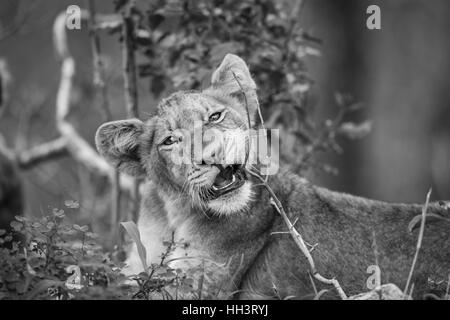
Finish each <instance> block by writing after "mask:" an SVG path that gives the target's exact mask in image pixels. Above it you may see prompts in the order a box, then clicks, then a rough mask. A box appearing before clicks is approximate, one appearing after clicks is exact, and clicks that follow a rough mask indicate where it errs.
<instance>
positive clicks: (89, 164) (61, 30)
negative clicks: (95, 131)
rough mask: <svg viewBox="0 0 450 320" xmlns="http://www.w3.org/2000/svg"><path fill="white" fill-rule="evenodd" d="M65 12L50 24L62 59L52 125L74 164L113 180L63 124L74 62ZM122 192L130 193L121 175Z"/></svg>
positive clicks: (66, 123)
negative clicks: (65, 142) (68, 43)
mask: <svg viewBox="0 0 450 320" xmlns="http://www.w3.org/2000/svg"><path fill="white" fill-rule="evenodd" d="M65 21H66V13H65V12H62V13H61V14H59V16H58V17H57V18H56V20H55V22H54V25H53V34H54V42H55V48H56V51H57V53H58V55H59V57H60V58H61V59H62V65H61V80H60V86H59V89H58V94H57V98H56V126H57V128H58V131H59V132H60V134H61V136H62V137H64V138H66V141H67V150H68V152H69V153H70V155H71V156H72V157H73V158H74V159H75V160H76V161H78V162H80V163H81V164H83V165H84V166H85V167H86V168H88V169H89V170H91V171H92V172H94V173H96V174H99V175H103V176H106V177H108V178H109V179H113V177H114V175H115V169H114V168H113V167H111V166H110V165H109V164H108V163H107V162H106V160H105V159H103V158H102V157H101V156H100V155H99V154H98V153H97V152H96V151H95V150H94V149H93V148H92V147H91V146H90V144H89V143H87V142H86V140H84V139H83V138H82V137H81V136H80V135H79V134H78V132H77V131H76V129H75V128H74V127H73V125H72V124H71V123H70V122H69V121H67V116H68V115H69V112H70V93H71V91H72V79H73V76H74V74H75V60H74V58H73V57H72V56H71V54H70V51H69V48H68V46H67V34H66V25H65ZM120 186H121V188H122V189H124V190H127V191H131V190H133V184H132V178H131V177H129V176H126V175H124V176H123V177H122V179H121V182H120Z"/></svg>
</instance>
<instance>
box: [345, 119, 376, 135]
mask: <svg viewBox="0 0 450 320" xmlns="http://www.w3.org/2000/svg"><path fill="white" fill-rule="evenodd" d="M371 130H372V122H371V121H364V122H362V123H359V124H355V123H352V122H345V123H343V124H342V125H341V126H340V128H339V133H341V134H344V135H345V136H346V137H348V138H350V139H361V138H363V137H365V136H366V135H367V134H368V133H369V132H370V131H371Z"/></svg>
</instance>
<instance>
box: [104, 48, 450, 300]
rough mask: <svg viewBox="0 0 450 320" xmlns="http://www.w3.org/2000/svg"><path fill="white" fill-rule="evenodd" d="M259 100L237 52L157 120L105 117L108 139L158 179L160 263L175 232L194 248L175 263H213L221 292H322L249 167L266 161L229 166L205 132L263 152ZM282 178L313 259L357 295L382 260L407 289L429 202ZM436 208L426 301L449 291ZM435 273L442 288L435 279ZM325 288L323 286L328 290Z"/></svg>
mask: <svg viewBox="0 0 450 320" xmlns="http://www.w3.org/2000/svg"><path fill="white" fill-rule="evenodd" d="M257 108H258V100H257V95H256V85H255V82H254V81H253V79H252V78H251V76H250V72H249V70H248V67H247V65H246V64H245V62H244V61H243V60H242V59H241V58H239V57H237V56H235V55H231V54H228V55H227V56H226V57H225V58H224V60H223V61H222V63H221V64H220V66H219V67H218V69H217V70H215V72H214V73H213V75H212V79H211V86H210V87H209V88H207V89H205V90H203V91H189V92H176V93H174V94H172V95H171V96H169V97H168V98H166V99H164V100H163V101H161V103H160V104H159V106H158V111H157V114H156V115H154V116H152V117H151V118H150V119H148V120H146V121H145V122H144V121H141V120H138V119H128V120H122V121H113V122H108V123H105V124H103V125H102V126H101V127H100V128H99V129H98V131H97V134H96V145H97V149H98V151H99V152H100V154H101V155H102V156H103V157H105V158H106V159H107V160H108V161H109V162H110V163H111V165H113V166H115V167H117V168H118V169H119V170H121V171H122V172H124V173H127V174H130V175H134V176H141V177H146V178H147V180H148V182H147V183H146V186H145V188H144V191H143V196H142V206H141V207H142V210H141V215H140V219H139V223H138V225H139V229H140V234H141V238H142V242H143V243H144V245H145V246H146V248H147V251H148V260H149V261H148V262H149V264H150V263H152V262H154V263H155V262H156V263H157V262H159V259H160V256H161V253H163V252H164V251H165V247H164V246H163V243H162V242H163V240H167V239H170V238H171V236H172V234H173V235H174V238H175V241H177V242H183V243H185V245H184V246H179V247H177V248H176V249H175V251H173V252H172V254H171V256H170V259H169V260H170V261H171V262H170V264H171V266H173V267H174V268H182V269H183V268H184V270H187V269H189V268H192V267H194V266H198V265H202V266H203V267H205V266H206V267H205V268H207V269H208V270H207V272H204V275H205V283H207V284H208V285H207V288H208V290H207V292H208V293H209V294H210V296H211V297H219V298H285V297H288V296H290V297H295V298H297V299H308V298H313V297H314V289H313V285H312V280H311V277H310V276H309V273H308V271H309V267H308V264H307V262H306V259H305V257H304V256H303V254H302V253H301V252H300V250H299V249H298V248H297V247H296V245H295V243H294V241H293V240H292V239H291V237H290V235H289V234H283V233H279V231H286V226H285V225H284V223H283V221H282V219H281V217H280V216H279V215H278V213H277V212H276V211H275V210H274V208H273V207H272V205H271V203H270V197H269V195H268V193H267V191H266V190H265V189H264V188H263V187H261V185H260V184H258V181H255V180H254V179H253V177H251V176H250V175H248V174H247V171H246V169H250V168H252V169H255V167H254V166H252V164H250V163H248V162H245V161H242V157H237V158H238V159H237V160H236V161H235V162H231V163H226V164H224V163H217V162H215V161H211V159H216V158H215V157H214V156H216V155H217V154H224V153H225V154H226V153H227V151H226V150H228V149H227V148H225V146H224V143H223V141H222V140H220V139H211V137H209V138H206V137H205V135H202V134H200V135H198V134H197V135H196V133H195V128H197V127H198V126H199V125H200V126H202V127H203V128H206V129H210V130H214V132H216V134H218V135H221V134H223V135H225V136H226V135H227V134H228V133H229V132H230V131H231V132H233V135H234V140H233V141H234V144H235V145H236V146H239V147H241V149H242V148H243V149H244V150H245V152H248V153H251V151H252V150H251V148H253V146H252V144H250V143H248V141H249V140H248V137H247V135H246V134H245V132H246V130H247V129H249V128H248V119H247V116H248V115H250V123H251V126H252V127H253V126H255V114H256V112H257ZM247 109H248V110H247ZM238 129H240V130H241V131H237V130H238ZM236 132H241V133H237V134H236ZM196 144H197V145H200V148H201V150H203V151H201V152H200V155H199V154H198V153H195V152H192V153H191V152H190V150H192V149H195V145H196ZM183 150H184V151H185V150H188V152H187V153H186V152H184V156H185V157H184V158H183V159H184V161H179V160H180V158H179V157H176V156H174V155H179V154H182V153H183ZM205 150H208V152H205ZM205 153H206V156H205ZM186 154H187V157H186ZM186 160H187V161H186ZM243 163H246V164H247V167H246V168H244V167H243ZM270 185H271V186H272V188H273V190H274V191H275V193H276V194H277V196H278V197H279V199H280V201H281V202H282V204H283V206H284V208H285V210H286V212H287V213H288V214H289V215H290V218H291V219H292V221H294V220H296V219H298V222H297V224H296V227H297V228H298V231H299V232H300V233H301V234H302V236H303V237H304V239H305V240H306V241H307V242H308V243H310V244H317V245H316V246H315V249H314V250H313V251H312V256H313V258H314V260H315V262H316V266H317V269H318V272H319V273H320V274H322V275H323V276H325V277H330V278H332V277H335V278H336V279H338V280H339V282H340V283H341V285H342V287H343V289H344V291H345V292H346V293H347V294H348V295H350V294H356V293H360V292H363V291H367V290H368V288H367V287H366V281H367V278H368V277H369V276H370V274H367V273H366V271H367V268H368V267H369V266H370V265H374V264H375V263H376V261H377V262H378V266H379V268H380V271H381V281H382V283H388V282H392V283H395V284H397V285H398V286H400V287H401V288H403V286H404V285H405V282H406V280H407V277H408V272H409V269H410V266H411V262H412V259H413V256H414V252H415V244H416V239H417V229H416V230H413V232H412V233H410V232H409V231H408V223H409V222H410V221H411V219H412V218H413V217H414V216H416V215H419V214H420V213H421V206H420V205H410V204H389V203H384V202H379V201H373V200H368V199H364V198H359V197H354V196H351V195H347V194H341V193H336V192H332V191H329V190H327V189H324V188H320V187H317V186H314V185H312V184H310V183H309V182H308V181H306V180H305V179H303V178H301V177H299V176H297V175H295V174H293V173H290V172H288V171H287V170H285V169H283V168H281V169H280V170H279V172H278V173H277V174H275V175H272V176H271V177H270ZM429 212H430V213H434V215H433V217H434V218H432V217H430V218H429V219H427V226H426V230H425V238H424V241H423V246H422V250H421V252H420V255H419V261H418V263H417V266H416V269H415V272H414V277H413V282H414V284H415V287H414V288H415V289H414V296H415V297H419V298H421V297H422V296H423V294H424V293H425V292H428V291H430V290H436V289H437V290H439V289H442V288H445V286H446V281H447V280H446V279H448V275H449V272H450V232H449V230H450V229H449V228H450V224H449V223H448V219H447V218H446V217H445V214H446V212H445V211H444V209H443V208H441V207H440V206H439V205H438V204H431V205H430V208H429ZM273 232H278V233H275V234H272V233H273ZM374 244H376V250H375V249H374ZM375 252H377V256H375ZM205 262H206V263H205ZM141 268H142V267H141V264H140V262H139V258H138V255H137V252H136V249H135V248H134V249H133V250H132V251H131V253H130V257H129V259H128V268H127V269H126V272H127V273H129V274H133V273H134V274H136V273H139V272H141V271H142V269H141ZM431 280H433V281H434V283H441V285H440V286H439V287H436V286H435V287H432V286H431V285H430V283H431ZM315 285H316V287H317V289H318V290H320V289H322V288H325V287H324V286H323V285H321V284H320V283H315ZM326 289H331V290H330V293H328V294H327V295H326V297H328V298H333V297H335V295H334V294H333V293H334V292H333V289H332V288H329V287H327V288H326Z"/></svg>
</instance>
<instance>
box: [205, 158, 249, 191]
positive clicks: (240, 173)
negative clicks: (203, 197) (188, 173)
mask: <svg viewBox="0 0 450 320" xmlns="http://www.w3.org/2000/svg"><path fill="white" fill-rule="evenodd" d="M215 166H216V167H217V168H219V170H220V172H219V174H218V175H217V176H216V178H215V180H214V182H213V184H212V186H211V190H212V195H211V196H212V199H216V198H218V197H220V196H222V195H224V194H226V193H229V192H231V191H233V190H236V189H238V188H240V187H242V185H243V184H244V183H245V181H246V180H247V175H246V173H245V171H244V169H243V167H242V166H241V165H239V164H235V165H226V166H223V165H215Z"/></svg>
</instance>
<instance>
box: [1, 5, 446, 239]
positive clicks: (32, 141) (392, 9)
mask: <svg viewBox="0 0 450 320" xmlns="http://www.w3.org/2000/svg"><path fill="white" fill-rule="evenodd" d="M147 2H151V1H138V4H139V5H141V6H143V7H145V6H147ZM291 2H295V1H291ZM243 3H245V1H243ZM72 4H77V5H79V6H80V7H82V8H85V7H86V1H75V0H70V1H65V0H45V1H44V0H42V1H31V0H22V1H17V0H2V1H1V3H0V30H1V35H0V59H1V60H0V62H1V64H0V68H1V69H2V73H3V74H4V75H7V77H5V76H4V77H3V78H4V79H7V82H8V83H7V86H6V88H7V90H6V91H5V93H7V95H6V99H7V101H6V103H4V106H3V107H2V110H1V117H0V133H1V134H2V135H3V136H4V137H5V140H6V141H7V143H8V145H9V146H10V147H12V148H15V149H16V150H24V149H27V148H29V147H31V146H34V145H37V144H40V143H43V142H46V141H49V140H51V139H54V138H56V137H58V132H57V130H56V128H55V125H54V123H55V113H54V110H55V98H56V92H57V88H58V84H59V77H60V64H59V62H58V61H57V59H56V55H55V52H54V48H53V42H52V24H53V21H54V19H55V17H56V15H57V14H58V13H59V12H61V11H64V10H65V9H66V8H67V6H69V5H72ZM371 4H377V5H378V6H380V8H381V27H382V29H381V30H368V29H367V28H366V19H367V17H368V15H367V14H366V9H367V7H368V6H369V5H371ZM96 7H97V12H99V13H113V12H114V10H115V9H114V2H113V1H97V2H96ZM449 17H450V2H448V0H433V1H429V0H428V1H427V0H395V1H394V0H391V1H366V0H314V1H312V0H310V1H305V2H304V3H303V5H302V9H301V10H300V11H299V17H297V18H298V25H297V27H298V28H300V27H301V28H302V29H304V30H307V32H308V34H309V35H311V36H313V37H314V38H317V39H320V41H319V43H318V44H316V45H314V48H316V49H317V50H320V55H317V54H311V55H305V57H304V59H303V60H304V65H305V69H306V70H307V73H308V75H309V78H310V79H311V80H312V81H311V82H312V85H311V88H310V89H309V90H310V101H312V102H313V103H314V114H313V118H314V119H316V120H317V121H324V120H326V119H328V118H331V117H333V116H334V115H335V114H336V108H337V107H336V102H335V98H336V92H344V93H346V94H351V95H352V96H353V97H354V100H355V101H358V102H361V103H362V104H363V106H364V108H363V109H362V110H361V111H358V112H357V113H356V114H354V115H352V116H351V118H350V120H352V121H356V122H360V121H364V120H370V121H372V127H371V128H372V129H371V131H370V133H369V134H368V135H366V136H365V137H364V138H361V139H357V140H351V139H346V138H345V137H343V138H338V142H339V144H340V146H341V147H342V149H343V153H341V154H335V153H333V152H325V153H323V154H321V155H320V156H319V159H320V160H321V161H326V162H327V163H329V164H330V165H331V166H333V167H335V168H336V169H337V170H338V171H339V173H338V174H330V173H327V172H323V171H320V172H315V173H311V172H308V173H306V174H307V176H308V177H309V178H310V179H311V180H312V181H313V182H314V183H316V184H319V185H322V186H326V187H328V188H331V189H334V190H338V191H343V192H348V193H352V194H355V195H359V196H364V197H369V198H375V199H379V200H385V201H394V202H423V201H424V198H425V194H426V192H427V190H428V189H429V188H430V187H433V196H432V197H433V198H434V199H450V123H449V122H450V90H449V84H450V73H449V71H450V65H449V61H450V42H449V38H450V37H449V30H450V19H449ZM14 25H18V26H19V27H18V28H17V30H15V29H14V28H13V29H11V27H10V26H14ZM100 36H101V47H102V58H103V60H104V63H105V66H106V79H107V84H108V87H109V101H110V105H111V111H112V113H113V118H114V119H120V118H124V117H125V116H126V114H125V108H124V105H125V101H124V95H123V79H122V60H121V59H122V58H121V47H120V42H119V35H118V34H108V33H107V32H103V33H100ZM69 44H70V47H71V50H72V54H73V55H74V57H75V59H76V60H77V71H76V72H77V74H76V79H75V85H76V86H75V89H74V92H72V101H71V102H72V104H73V112H72V114H71V121H72V122H73V123H74V125H75V126H76V127H77V128H78V129H79V132H80V133H81V134H82V136H83V137H84V138H85V139H86V140H87V141H88V142H90V143H91V144H93V140H94V134H95V130H96V129H97V127H98V126H99V125H100V124H101V123H102V122H103V121H104V119H103V117H102V113H101V111H100V109H99V108H98V107H96V105H98V104H99V103H100V102H99V97H98V94H97V93H96V89H95V88H94V86H93V84H92V74H93V71H92V70H93V64H92V54H91V48H90V42H89V36H88V32H87V31H86V30H85V29H83V28H82V29H81V30H73V31H71V32H70V38H69ZM249 64H250V69H252V63H251V62H249ZM257 82H258V81H257ZM150 85H151V83H150V84H149V80H148V79H146V78H141V79H140V80H139V85H138V91H139V109H140V111H141V114H146V113H149V112H151V110H153V109H154V108H155V106H156V104H157V102H158V100H159V99H160V97H156V96H155V95H154V94H152V92H151V90H149V87H150ZM258 85H260V84H259V83H258ZM168 91H170V89H168ZM281 139H282V140H283V136H282V137H281ZM298 156H299V157H300V154H299V155H298ZM20 176H21V179H22V181H23V186H24V188H23V189H24V201H25V212H26V213H27V214H31V215H40V214H42V213H46V212H47V211H48V209H49V208H53V207H56V208H60V207H63V206H64V203H65V202H66V201H67V200H75V201H77V202H79V204H80V206H79V208H78V209H77V210H73V212H72V216H73V218H74V219H76V220H77V221H82V222H83V223H86V224H90V222H91V221H92V217H93V215H96V216H97V218H98V219H100V220H102V219H105V221H106V220H107V215H108V210H109V209H108V206H109V203H108V202H107V201H103V200H104V199H105V197H108V192H109V191H108V184H107V182H106V181H101V179H99V178H98V177H96V176H95V175H94V174H92V173H90V172H88V171H87V170H85V169H84V168H83V167H81V166H80V165H79V164H77V163H76V162H75V161H73V160H72V159H71V158H70V157H64V158H61V159H58V160H55V161H50V162H47V163H44V164H41V165H39V166H36V167H34V168H32V169H30V170H23V171H20ZM0 178H1V177H0ZM108 199H109V198H108ZM68 210H69V211H70V209H68ZM69 213H70V212H69ZM94 231H98V230H95V228H94Z"/></svg>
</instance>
